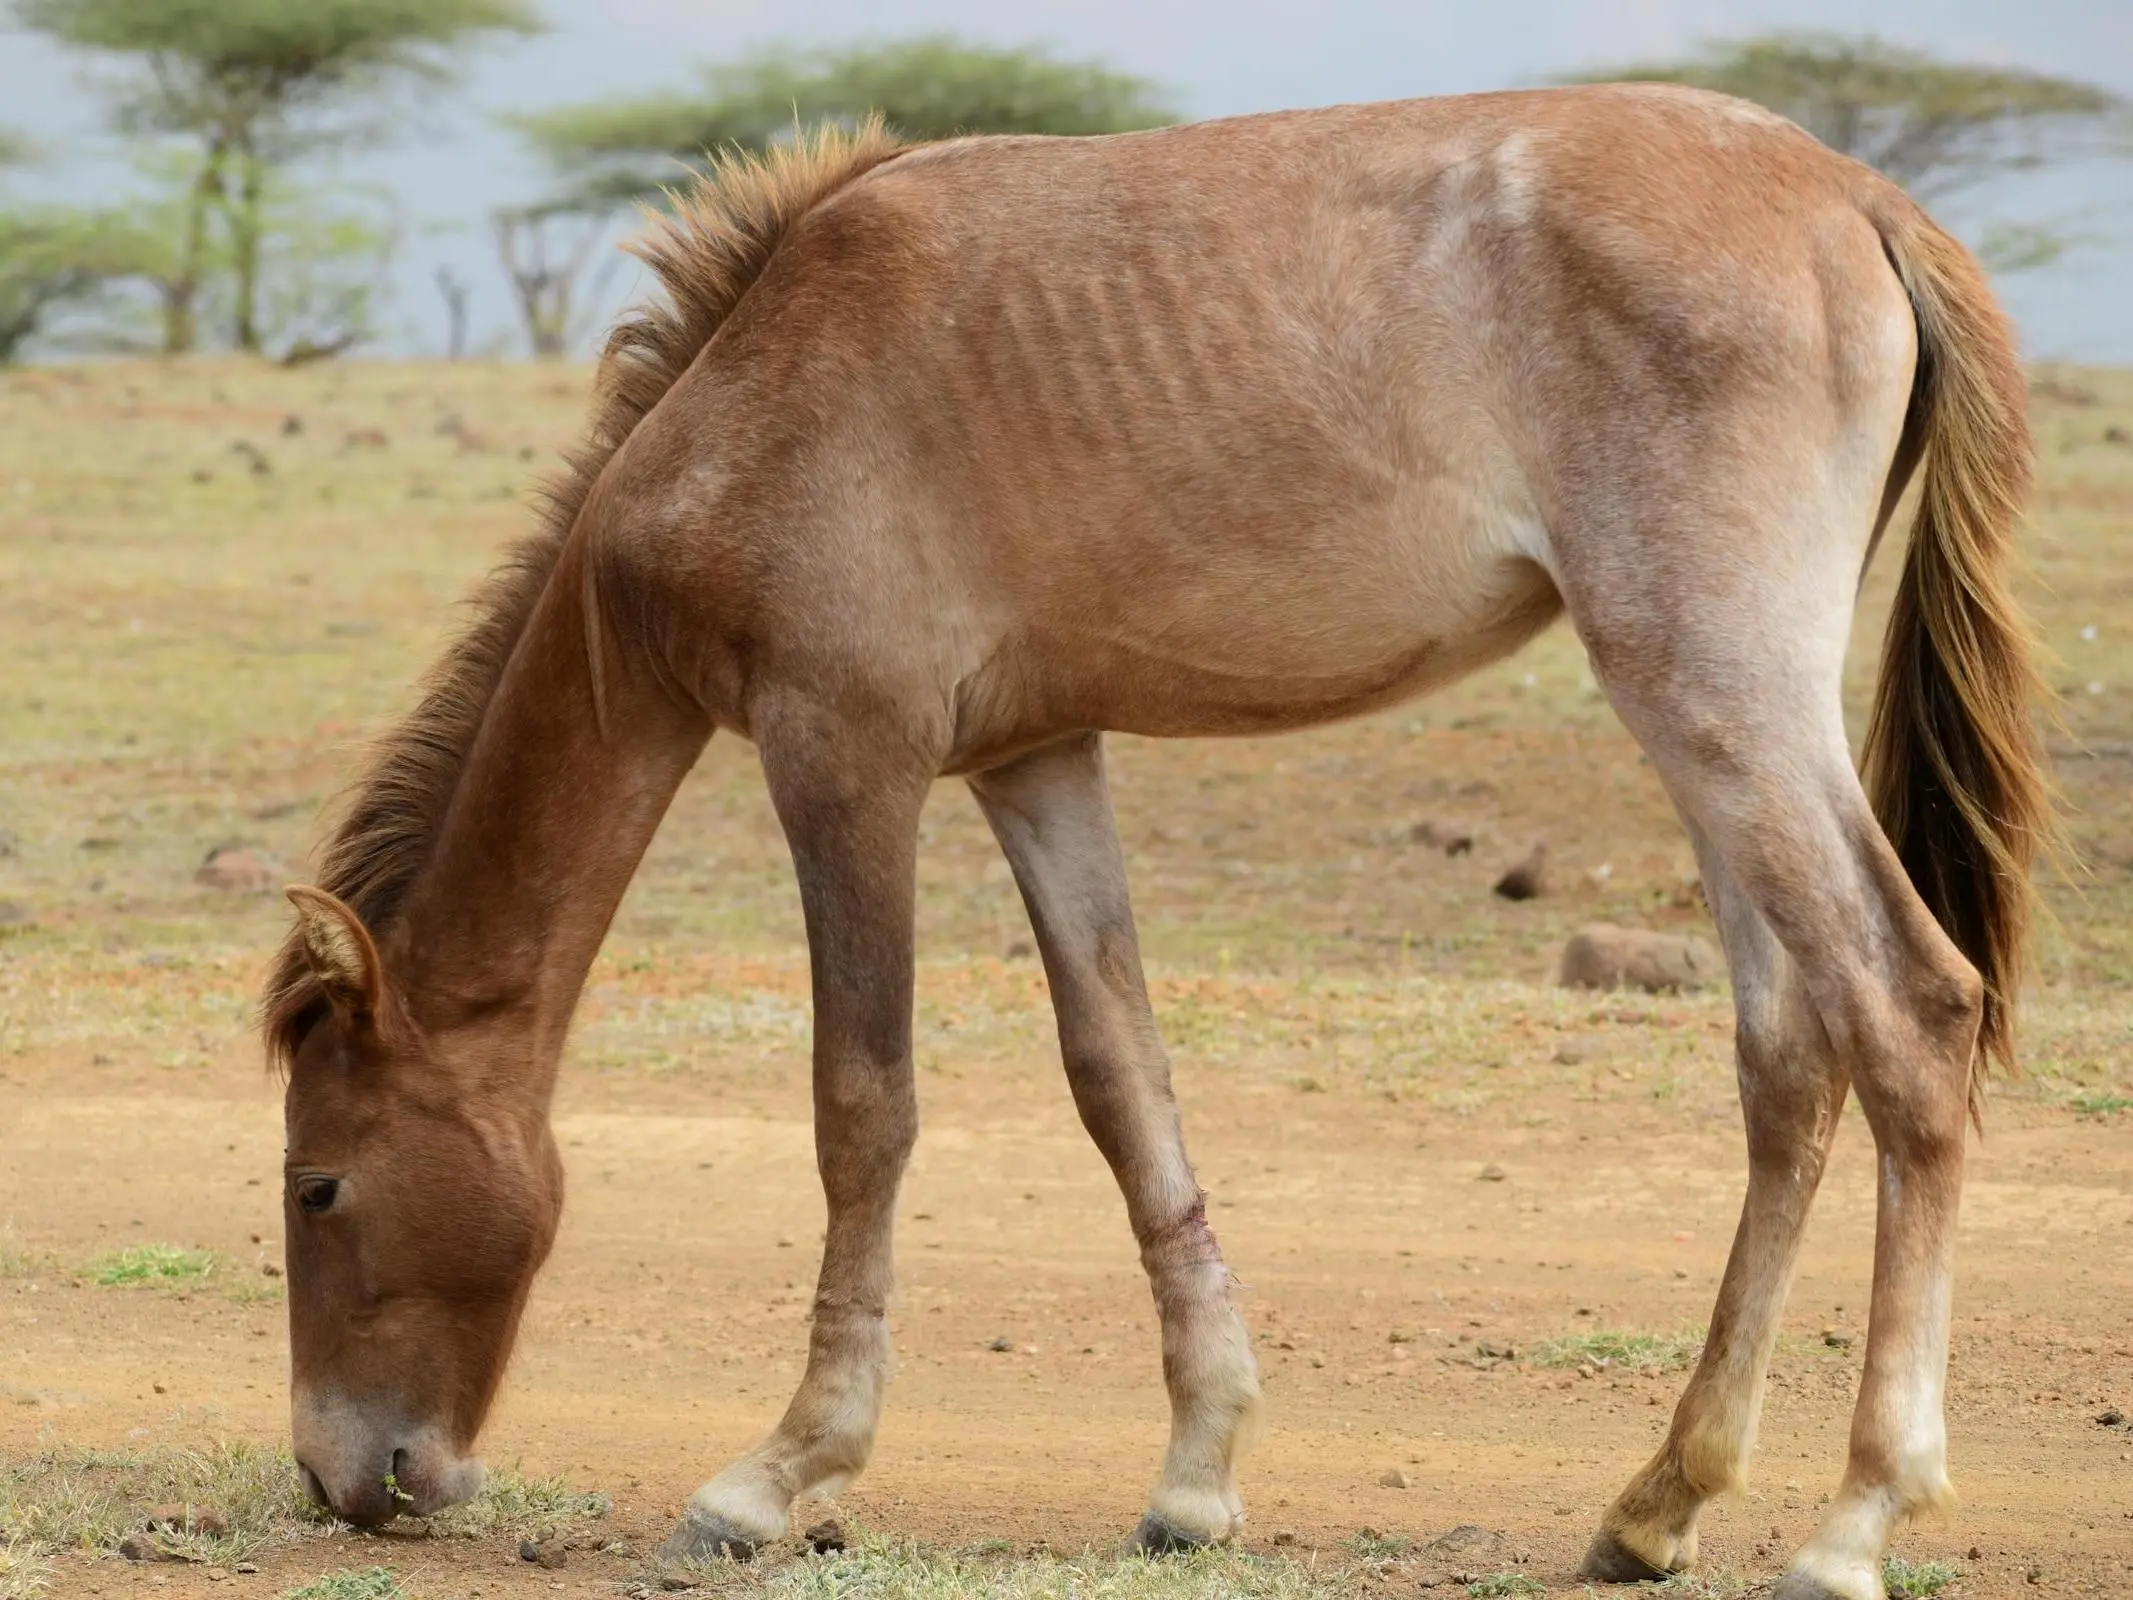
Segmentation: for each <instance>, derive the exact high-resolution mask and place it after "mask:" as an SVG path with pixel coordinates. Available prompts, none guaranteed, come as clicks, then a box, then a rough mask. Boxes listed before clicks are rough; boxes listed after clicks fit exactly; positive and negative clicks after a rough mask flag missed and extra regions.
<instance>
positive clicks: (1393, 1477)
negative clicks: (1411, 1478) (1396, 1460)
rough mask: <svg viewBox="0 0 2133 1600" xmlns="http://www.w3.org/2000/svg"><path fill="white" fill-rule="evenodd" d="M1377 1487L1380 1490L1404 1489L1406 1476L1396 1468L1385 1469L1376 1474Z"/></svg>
mask: <svg viewBox="0 0 2133 1600" xmlns="http://www.w3.org/2000/svg"><path fill="white" fill-rule="evenodd" d="M1378 1487H1379V1488H1380V1489H1404V1488H1406V1487H1407V1474H1406V1473H1404V1472H1402V1471H1401V1470H1400V1469H1399V1468H1398V1467H1387V1468H1386V1469H1385V1470H1384V1471H1383V1472H1381V1473H1379V1474H1378Z"/></svg>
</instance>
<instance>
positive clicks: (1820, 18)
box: [0, 0, 2133, 364]
mask: <svg viewBox="0 0 2133 1600" xmlns="http://www.w3.org/2000/svg"><path fill="white" fill-rule="evenodd" d="M539 3H540V4H541V8H542V10H543V12H544V13H545V15H546V16H547V18H548V19H549V21H550V23H551V24H552V29H553V31H552V32H550V33H549V34H547V35H546V36H545V37H542V38H539V39H535V40H532V41H528V42H525V43H514V44H510V45H507V46H503V47H500V48H496V49H490V50H485V51H483V52H482V53H480V54H479V55H477V56H476V57H474V58H473V61H472V63H471V67H470V70H469V71H468V73H467V75H466V77H465V79H464V81H463V83H462V84H461V86H459V87H457V88H455V89H454V90H453V91H451V93H450V94H449V95H448V96H446V97H445V98H444V100H443V101H442V102H441V103H439V104H436V105H433V106H430V107H428V108H426V109H424V110H422V111H419V112H417V113H415V114H413V115H410V116H408V117H407V118H405V119H403V126H402V128H401V131H400V137H399V139H398V141H397V143H396V144H395V146H393V147H392V148H390V149H387V150H385V151H382V152H378V153H376V154H366V155H362V156H359V157H351V158H347V159H345V160H344V161H343V162H342V164H341V167H340V169H339V171H338V172H331V173H329V172H324V171H322V172H321V173H320V174H319V175H318V177H317V179H316V181H318V182H320V183H339V182H346V183H359V184H362V185H364V186H365V187H366V188H369V187H376V188H377V189H378V190H379V191H380V192H382V193H383V194H384V195H387V196H389V197H390V203H391V205H392V207H393V209H394V210H395V211H396V213H397V215H398V218H399V226H400V228H401V229H402V230H403V233H404V236H405V244H404V246H403V249H402V253H401V254H402V259H401V261H400V263H399V267H398V271H397V286H398V292H397V294H396V296H395V299H394V302H393V305H392V307H391V310H390V313H389V316H388V321H387V331H388V340H387V348H391V349H396V350H401V351H424V350H435V349H438V348H440V346H441V343H442V338H443V335H442V331H441V330H442V326H443V317H442V310H441V302H440V301H439V299H438V296H437V295H436V292H435V291H434V289H433V288H432V287H431V286H430V284H431V272H432V270H433V268H434V267H435V266H436V265H437V264H439V263H449V264H450V265H451V266H452V267H453V268H454V270H455V271H456V272H457V273H458V274H459V275H460V276H462V277H464V278H467V279H469V280H471V281H472V282H473V283H474V285H475V296H474V314H473V320H474V324H475V334H476V342H477V343H480V342H483V341H484V340H491V339H493V340H495V341H498V342H501V341H503V340H504V339H505V338H506V337H507V336H508V335H510V334H511V332H512V331H513V329H514V328H515V323H514V321H513V318H512V313H511V309H510V306H509V304H508V302H507V300H506V299H505V292H506V291H505V290H504V287H503V282H502V279H501V278H500V276H499V275H498V273H497V270H496V267H495V265H494V260H493V254H492V250H491V246H490V243H489V238H488V233H487V229H486V224H485V222H484V219H485V218H486V216H487V214H488V212H489V211H490V209H491V208H492V207H495V206H497V205H500V204H506V203H510V202H512V201H517V200H524V199H527V198H531V197H532V196H533V195H534V194H536V193H537V192H538V190H539V187H540V183H541V174H540V171H539V170H538V168H537V167H536V166H535V165H534V164H533V163H532V162H531V161H529V160H528V158H527V157H526V156H525V155H524V154H523V153H522V151H521V150H520V149H519V148H518V146H517V143H516V141H515V140H514V139H513V137H512V136H511V135H510V134H509V133H507V132H505V131H503V130H501V129H499V128H498V127H497V126H496V125H495V122H494V120H493V119H494V116H495V114H496V113H499V112H504V111H511V110H521V109H526V110H530V109H534V108H538V107H542V106H548V105H554V104H557V103H561V102H568V101H574V100H581V99H594V98H599V97H602V96H609V95H613V94H616V93H619V92H627V91H635V90H643V89H656V88H684V87H687V86H688V85H689V84H690V83H691V81H692V78H693V71H694V68H695V67H696V65H697V64H699V63H702V62H706V61H711V60H717V59H720V58H724V57H729V56H731V55H734V54H736V53H738V52H740V51H743V50H745V49H747V48H748V47H749V46H751V45H755V44H759V43H762V42H766V41H772V40H793V41H802V42H829V41H838V42H842V41H850V40H853V39H864V38H881V37H887V36H893V35H899V34H909V33H917V32H932V31H951V32H955V33H959V34H962V35H965V36H966V37H970V38H974V39H982V40H986V41H991V42H995V43H1001V44H1024V43H1043V44H1048V45H1051V46H1054V47H1056V48H1058V49H1060V50H1063V51H1066V52H1069V53H1072V54H1075V55H1092V56H1102V57H1105V58H1107V59H1108V60H1109V61H1111V62H1112V63H1114V64H1116V65H1118V66H1122V67H1125V68H1128V69H1130V70H1132V71H1135V72H1140V73H1143V74H1146V75H1148V76H1150V77H1153V78H1156V79H1158V80H1160V81H1161V82H1163V83H1164V84H1166V85H1168V86H1169V87H1170V88H1171V90H1172V92H1173V96H1174V98H1175V99H1176V100H1177V102H1178V103H1179V104H1180V105H1181V106H1182V107H1183V109H1184V110H1185V111H1186V112H1188V113H1189V114H1191V115H1194V116H1220V115H1224V114H1228V113H1233V112H1242V111H1259V110H1267V109H1272V108H1275V107H1280V106H1299V105H1317V104H1325V103H1329V102H1334V101H1341V100H1373V99H1389V98H1395V97H1400V96H1406V95H1427V94H1450V93H1457V92H1460V91H1463V90H1472V89H1488V88H1498V87H1503V86H1506V85H1515V84H1530V83H1536V82H1539V81H1542V80H1544V79H1546V78H1547V77H1548V76H1550V75H1551V74H1554V73H1559V72H1564V71H1568V70H1572V69H1576V68H1580V67H1585V66H1591V65H1595V64H1601V63H1607V62H1614V61H1620V60H1624V59H1630V58H1641V57H1649V56H1654V55H1666V54H1670V53H1674V52H1678V51H1681V50H1683V49H1685V48H1686V47H1688V46H1690V45H1692V44H1694V43H1695V42H1697V41H1699V40H1703V39H1708V38H1714V37H1728V36H1737V35H1741V34H1748V33H1756V32H1764V31H1769V30H1773V29H1780V28H1784V29H1800V28H1829V29H1840V30H1843V29H1856V28H1857V27H1858V26H1859V25H1860V23H1861V21H1862V20H1863V19H1864V18H1866V17H1867V16H1869V15H1870V16H1871V18H1872V23H1873V26H1874V27H1875V29H1876V30H1877V31H1879V32H1880V33H1881V34H1882V35H1883V36H1884V37H1886V38H1889V39H1893V40H1896V41H1899V42H1902V43H1905V44H1911V45H1916V46H1919V47H1922V48H1925V49H1929V50H1931V51H1933V52H1935V53H1937V54H1940V55H1943V56H1947V57H1951V58H1960V59H1968V60H1977V61H1989V62H1998V63H2007V64H2018V65H2022V66H2027V67H2033V68H2037V69H2040V70H2044V71H2048V72H2055V73H2062V74H2066V75H2070V76H2078V77H2082V78H2085V79H2088V80H2090V81H2092V82H2095V83H2099V84H2103V85H2105V86H2107V87H2109V88H2112V89H2114V90H2117V91H2119V92H2121V93H2124V94H2127V95H2129V96H2133V4H2126V3H2124V0H2024V3H2022V4H2020V5H2016V4H2014V3H2012V0H1998V3H1994V0H1880V3H1879V4H1877V5H1875V6H1873V7H1871V8H1867V7H1863V6H1861V5H1860V4H1859V3H1858V0H1790V3H1784V4H1778V3H1758V0H1614V3H1608V0H1457V3H1448V0H1447V3H1431V0H1316V3H1312V0H989V3H988V0H915V3H905V4H895V5H888V6H883V5H881V4H878V3H877V4H865V3H860V0H817V3H807V4H787V5H773V4H768V3H762V0H539ZM87 70H89V69H87V68H85V67H84V65H83V64H81V63H80V62H78V61H76V60H73V59H70V58H67V57H64V56H62V55H60V54H59V53H57V52H55V51H53V50H52V49H50V48H49V47H48V46H46V45H44V44H43V43H42V42H41V41H38V40H35V39H30V38H25V37H23V36H21V35H19V34H5V33H0V124H6V125H12V126H14V127H16V128H19V129H22V130H26V131H28V132H29V133H31V134H32V135H34V136H36V137H37V138H38V139H40V140H41V141H42V142H43V143H44V144H45V146H46V147H47V149H48V151H49V152H50V154H51V162H50V165H49V167H48V169H47V170H46V171H45V172H43V173H41V174H35V175H32V176H30V177H29V178H28V179H26V180H22V181H18V182H16V183H15V184H14V187H15V188H16V189H17V190H18V191H19V190H22V189H24V188H26V187H28V188H37V189H42V190H44V191H45V192H48V193H49V192H59V193H66V194H72V195H79V194H82V193H85V192H87V193H106V194H109V193H116V192H118V190H119V188H120V186H121V185H122V183H123V182H124V176H123V175H124V168H123V165H122V163H121V162H120V160H119V159H118V158H117V156H116V153H115V152H116V149H117V146H116V145H115V143H114V142H113V141H112V140H111V139H110V138H109V137H108V135H106V134H105V133H104V132H103V131H102V129H101V126H100V124H99V122H98V118H97V110H96V103H95V101H94V100H93V99H92V98H91V97H90V96H89V95H88V93H87V92H86V91H85V89H84V87H83V80H84V76H85V72H86V71H87ZM1990 200H1991V204H1992V206H1993V207H1994V208H1995V209H1996V210H1997V211H1998V212H1999V213H2000V214H2002V215H2008V216H2015V217H2026V218H2029V219H2031V220H2038V221H2045V222H2054V223H2065V222H2068V221H2069V219H2072V224H2071V225H2072V226H2073V227H2074V228H2075V229H2076V230H2077V231H2081V232H2085V233H2088V234H2092V235H2096V236H2098V238H2097V242H2095V243H2093V244H2091V245H2089V246H2088V247H2086V248H2084V249H2083V250H2081V251H2080V252H2078V253H2077V254H2076V255H2075V256H2073V257H2071V258H2069V259H2067V260H2065V261H2063V262H2061V263H2059V264H2058V265H2056V266H2054V267H2053V268H2051V269H2049V270H2047V271H2043V272H2037V273H2032V274H2025V275H2022V276H2021V277H2019V278H2015V279H2011V280H2009V281H2008V282H2007V283H2005V284H2004V285H2003V288H2004V291H2005V293H2006V295H2007V297H2008V300H2009V302H2010V303H2011V305H2012V306H2013V308H2014V310H2015V312H2016V315H2017V316H2018V318H2019V319H2020V321H2021V324H2022V327H2023V332H2024V336H2025V338H2026V340H2027V342H2028V345H2029V348H2030V350H2031V352H2032V353H2033V354H2036V355H2040V356H2052V357H2067V358H2073V359H2081V360H2089V361H2108V362H2115V363H2127V364H2133V162H2128V163H2123V164H2120V165H2118V166H2099V167H2093V168H2087V169H2082V170H2078V171H2062V172H2058V173H2055V174H2052V175H2050V176H2048V177H2043V178H2039V177H2023V178H2020V179H2016V180H2010V181H2009V182H2008V183H2007V184H2006V185H2004V186H2003V187H2002V189H2001V190H2000V191H1999V192H1998V193H1996V194H1994V195H1992V196H1991V197H1990ZM1972 209H1975V208H1972ZM1947 220H1948V221H1949V222H1950V223H1951V225H1954V226H1956V227H1957V228H1958V230H1959V231H1962V230H1964V229H1965V227H1966V225H1967V224H1968V223H1969V222H1970V221H1971V220H1972V218H1971V217H1969V216H1966V215H1965V214H1964V212H1963V211H1960V210H1958V211H1955V212H1953V213H1952V214H1951V215H1949V216H1948V217H1947ZM634 281H635V280H634V269H632V270H631V271H629V272H625V273H623V274H621V275H619V276H618V278H617V279H616V286H615V289H614V291H613V295H612V296H611V298H620V297H621V296H622V295H624V294H626V293H627V292H629V290H630V288H631V286H632V285H633V283H634Z"/></svg>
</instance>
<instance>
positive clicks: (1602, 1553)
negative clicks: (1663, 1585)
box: [1578, 1528, 1673, 1583]
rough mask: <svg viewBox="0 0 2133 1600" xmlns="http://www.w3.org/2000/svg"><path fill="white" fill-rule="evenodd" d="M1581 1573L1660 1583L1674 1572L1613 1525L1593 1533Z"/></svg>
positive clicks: (1596, 1580) (1592, 1578)
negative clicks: (1658, 1564) (1634, 1547)
mask: <svg viewBox="0 0 2133 1600" xmlns="http://www.w3.org/2000/svg"><path fill="white" fill-rule="evenodd" d="M1578 1576H1579V1577H1581V1578H1585V1579H1588V1580H1590V1581H1591V1582H1593V1583H1658V1582H1660V1581H1661V1580H1663V1579H1666V1578H1670V1577H1672V1576H1673V1574H1672V1573H1670V1572H1669V1571H1667V1569H1666V1568H1664V1567H1655V1566H1653V1565H1652V1564H1651V1563H1650V1562H1649V1561H1647V1560H1645V1559H1644V1557H1642V1556H1640V1555H1638V1554H1637V1552H1636V1551H1634V1550H1632V1549H1630V1547H1629V1546H1628V1545H1626V1544H1624V1543H1623V1542H1622V1541H1621V1540H1620V1539H1619V1538H1617V1537H1616V1536H1615V1533H1614V1530H1613V1529H1612V1528H1602V1529H1601V1530H1600V1531H1599V1532H1598V1533H1596V1534H1594V1535H1593V1539H1592V1544H1591V1546H1590V1547H1589V1548H1587V1550H1586V1551H1585V1564H1584V1565H1583V1566H1581V1567H1579V1568H1578Z"/></svg>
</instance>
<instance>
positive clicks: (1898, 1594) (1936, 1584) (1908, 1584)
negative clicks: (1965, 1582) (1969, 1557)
mask: <svg viewBox="0 0 2133 1600" xmlns="http://www.w3.org/2000/svg"><path fill="white" fill-rule="evenodd" d="M1962 1575H1963V1574H1962V1569H1961V1568H1959V1567H1953V1566H1950V1565H1949V1564H1948V1563H1947V1562H1945V1561H1906V1560H1904V1558H1903V1557H1902V1556H1888V1557H1886V1558H1884V1559H1883V1561H1882V1563H1881V1582H1882V1585H1883V1587H1885V1588H1886V1589H1887V1590H1888V1591H1889V1600H1925V1597H1926V1596H1927V1595H1934V1594H1939V1593H1940V1592H1941V1590H1943V1589H1945V1588H1947V1587H1948V1585H1949V1584H1951V1583H1953V1582H1954V1581H1955V1580H1956V1579H1957V1578H1960V1577H1961V1576H1962Z"/></svg>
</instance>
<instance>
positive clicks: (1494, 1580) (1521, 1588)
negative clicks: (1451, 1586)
mask: <svg viewBox="0 0 2133 1600" xmlns="http://www.w3.org/2000/svg"><path fill="white" fill-rule="evenodd" d="M1466 1592H1467V1593H1468V1594H1470V1595H1472V1596H1474V1597H1475V1600H1487V1597H1488V1596H1492V1595H1514V1594H1546V1593H1547V1592H1548V1586H1547V1585H1546V1584H1544V1583H1542V1582H1541V1581H1540V1580H1539V1579H1538V1578H1533V1577H1529V1576H1527V1575H1526V1574H1525V1573H1523V1572H1497V1573H1491V1574H1490V1575H1489V1576H1488V1577H1486V1578H1476V1579H1475V1580H1474V1581H1473V1582H1472V1583H1470V1584H1468V1585H1467V1586H1466Z"/></svg>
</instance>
